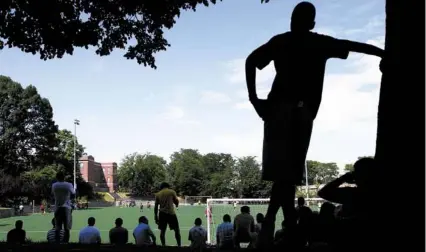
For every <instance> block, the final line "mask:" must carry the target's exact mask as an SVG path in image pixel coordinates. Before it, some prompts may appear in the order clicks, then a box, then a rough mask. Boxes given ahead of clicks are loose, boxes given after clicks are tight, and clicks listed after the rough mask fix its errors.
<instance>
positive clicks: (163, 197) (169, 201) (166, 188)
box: [154, 182, 181, 247]
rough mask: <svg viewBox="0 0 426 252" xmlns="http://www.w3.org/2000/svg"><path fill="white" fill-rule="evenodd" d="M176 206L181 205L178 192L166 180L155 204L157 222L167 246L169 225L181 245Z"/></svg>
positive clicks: (162, 240) (162, 242)
mask: <svg viewBox="0 0 426 252" xmlns="http://www.w3.org/2000/svg"><path fill="white" fill-rule="evenodd" d="M174 206H176V207H178V206H179V200H178V198H177V195H176V192H175V191H174V190H172V189H170V185H169V184H168V183H165V182H164V183H162V184H161V185H160V191H159V192H158V193H157V194H156V195H155V205H154V218H155V223H156V224H157V225H158V229H160V240H161V244H162V245H163V246H166V230H167V226H169V227H170V230H174V231H175V238H176V242H177V245H178V247H180V246H181V237H180V230H179V221H178V218H177V216H176V211H175V207H174Z"/></svg>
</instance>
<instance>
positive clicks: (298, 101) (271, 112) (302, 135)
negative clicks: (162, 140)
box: [245, 2, 384, 244]
mask: <svg viewBox="0 0 426 252" xmlns="http://www.w3.org/2000/svg"><path fill="white" fill-rule="evenodd" d="M315 15H316V11H315V7H314V5H313V4H311V3H308V2H301V3H299V4H298V5H297V6H296V7H295V8H294V10H293V13H292V16H291V25H290V26H291V31H290V32H286V33H283V34H279V35H276V36H274V37H273V38H272V39H270V40H269V41H268V42H267V43H266V44H264V45H262V46H260V47H259V48H257V49H256V50H255V51H253V52H252V53H251V54H250V55H249V56H248V58H247V60H246V66H245V68H246V81H247V89H248V93H249V99H250V102H251V103H252V104H253V106H254V108H255V110H256V112H257V114H258V115H259V116H260V117H261V118H262V119H263V121H264V141H263V157H262V177H263V180H267V181H272V182H274V183H273V186H272V190H271V195H270V202H269V207H268V211H267V214H266V216H265V224H264V226H263V228H262V232H261V236H260V237H259V238H260V240H264V239H266V238H267V239H272V237H273V230H274V229H273V223H275V216H276V214H277V212H278V210H279V208H280V207H282V208H283V211H284V219H286V220H288V223H289V226H293V225H292V224H294V223H296V219H297V215H296V210H295V207H294V198H295V193H296V186H297V185H301V184H302V180H303V178H304V171H305V169H304V166H305V161H306V154H307V152H308V148H309V143H310V139H311V133H312V127H313V122H314V119H315V117H316V115H317V112H318V109H319V106H320V103H321V96H322V90H323V80H324V73H325V66H326V62H327V60H328V59H330V58H340V59H346V58H347V57H348V54H349V52H350V51H353V52H358V53H364V54H370V55H375V56H379V57H383V54H384V51H383V50H382V49H380V48H378V47H375V46H372V45H368V44H363V43H358V42H352V41H348V40H340V39H336V38H333V37H330V36H326V35H321V34H317V33H314V32H311V30H312V29H313V28H314V26H315ZM271 61H274V65H275V70H276V73H277V74H276V76H275V79H274V82H273V85H272V89H271V91H270V93H269V95H268V98H267V100H261V99H259V98H258V97H257V94H256V68H257V69H259V70H262V69H263V68H265V67H266V66H267V65H268V64H269V63H270V62H271ZM342 85H344V83H342ZM268 243H269V241H265V243H264V244H268Z"/></svg>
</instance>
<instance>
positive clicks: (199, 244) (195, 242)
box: [188, 218, 207, 251]
mask: <svg viewBox="0 0 426 252" xmlns="http://www.w3.org/2000/svg"><path fill="white" fill-rule="evenodd" d="M201 224H202V221H201V219H200V218H196V219H195V222H194V225H195V226H194V227H192V228H191V229H190V230H189V236H188V240H189V241H191V245H190V247H191V249H192V250H197V251H200V250H203V249H204V248H205V247H206V241H207V231H206V230H205V229H204V228H203V227H202V226H201Z"/></svg>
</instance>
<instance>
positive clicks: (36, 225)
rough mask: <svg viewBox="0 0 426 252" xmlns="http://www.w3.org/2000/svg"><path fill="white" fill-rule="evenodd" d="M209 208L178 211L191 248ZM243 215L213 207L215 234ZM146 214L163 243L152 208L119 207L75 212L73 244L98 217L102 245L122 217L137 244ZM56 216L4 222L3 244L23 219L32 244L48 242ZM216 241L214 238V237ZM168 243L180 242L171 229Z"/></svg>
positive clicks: (255, 209) (262, 208) (258, 208)
mask: <svg viewBox="0 0 426 252" xmlns="http://www.w3.org/2000/svg"><path fill="white" fill-rule="evenodd" d="M250 207H251V214H252V215H253V217H254V218H256V214H257V213H259V212H262V213H265V212H266V209H267V206H266V205H250ZM205 208H206V207H205V206H181V207H179V210H178V211H177V215H178V219H179V225H180V229H181V235H182V244H183V245H189V242H188V231H189V229H190V228H191V227H192V226H193V225H194V224H193V223H194V220H195V218H198V217H199V218H201V219H202V220H203V227H205V228H206V229H207V223H206V217H205V214H204V211H205ZM239 212H240V206H238V207H237V209H235V210H234V208H233V207H232V206H231V205H223V206H220V205H216V206H214V207H213V221H212V229H211V230H212V231H213V232H214V230H215V229H214V228H213V227H214V226H217V225H219V224H220V223H222V217H223V215H224V214H229V215H231V217H232V219H233V217H234V216H235V215H237V214H238V213H239ZM142 215H145V216H147V217H148V219H149V224H150V226H151V228H152V229H153V231H154V233H155V235H156V236H157V244H160V240H159V239H160V232H159V230H158V229H157V225H156V224H155V222H154V210H153V208H151V209H150V210H148V209H147V208H146V207H145V208H144V210H143V212H140V209H139V207H134V208H119V207H107V208H89V209H88V210H77V211H74V212H73V226H72V230H71V240H70V241H71V242H77V241H78V233H79V231H80V229H82V228H83V227H85V226H86V225H87V219H88V218H89V217H95V218H96V224H95V226H96V227H97V228H99V230H100V231H101V237H102V243H108V242H109V237H108V232H109V230H110V229H111V228H112V227H114V221H115V219H116V218H118V217H120V218H122V219H123V221H124V224H123V227H125V228H127V229H128V230H129V242H131V243H134V239H133V235H132V232H133V229H134V228H135V227H136V226H137V224H138V219H139V217H140V216H142ZM52 218H53V213H49V214H46V215H41V214H34V215H30V216H16V217H11V218H5V219H0V241H1V240H6V235H7V232H8V231H9V230H10V229H12V228H14V225H15V221H16V220H22V221H23V222H24V230H25V231H26V233H27V238H28V239H30V240H31V241H33V242H35V241H46V234H47V231H48V230H49V229H51V228H52V226H51V220H52ZM282 220H283V218H282V213H281V212H280V213H279V216H277V225H276V228H279V227H280V223H281V221H282ZM212 238H213V237H212ZM213 240H214V239H213ZM166 244H167V245H169V246H175V245H176V241H175V238H174V232H173V231H170V230H169V229H168V230H167V233H166Z"/></svg>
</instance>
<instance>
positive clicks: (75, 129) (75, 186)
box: [74, 119, 80, 190]
mask: <svg viewBox="0 0 426 252" xmlns="http://www.w3.org/2000/svg"><path fill="white" fill-rule="evenodd" d="M77 125H80V121H79V120H78V119H74V190H77V175H76V174H77V154H76V148H75V145H76V142H77V140H76V139H77Z"/></svg>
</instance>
